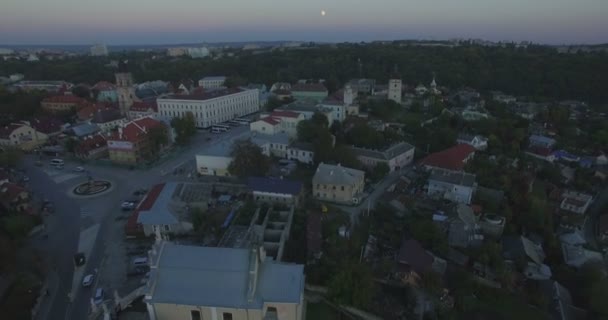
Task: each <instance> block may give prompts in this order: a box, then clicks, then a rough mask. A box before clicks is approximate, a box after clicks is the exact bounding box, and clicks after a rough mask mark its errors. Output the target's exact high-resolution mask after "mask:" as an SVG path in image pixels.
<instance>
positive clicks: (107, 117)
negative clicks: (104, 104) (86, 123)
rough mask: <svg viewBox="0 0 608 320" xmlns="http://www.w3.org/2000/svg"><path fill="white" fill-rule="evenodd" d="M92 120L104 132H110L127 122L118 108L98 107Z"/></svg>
mask: <svg viewBox="0 0 608 320" xmlns="http://www.w3.org/2000/svg"><path fill="white" fill-rule="evenodd" d="M90 122H91V123H92V124H95V125H97V127H99V129H100V130H101V131H102V132H104V133H109V132H110V131H112V130H115V129H116V128H118V127H119V126H121V125H123V124H125V123H127V119H126V118H125V117H124V116H122V115H121V114H120V110H118V109H116V108H103V109H97V110H96V111H95V114H94V115H93V117H92V118H91V120H90Z"/></svg>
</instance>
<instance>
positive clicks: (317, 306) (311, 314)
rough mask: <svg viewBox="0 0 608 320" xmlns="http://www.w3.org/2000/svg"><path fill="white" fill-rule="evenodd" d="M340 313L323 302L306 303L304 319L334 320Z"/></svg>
mask: <svg viewBox="0 0 608 320" xmlns="http://www.w3.org/2000/svg"><path fill="white" fill-rule="evenodd" d="M339 317H340V314H339V313H338V312H336V311H335V310H334V309H333V308H332V307H330V306H329V305H327V304H326V303H323V302H317V303H308V304H307V305H306V320H335V319H339Z"/></svg>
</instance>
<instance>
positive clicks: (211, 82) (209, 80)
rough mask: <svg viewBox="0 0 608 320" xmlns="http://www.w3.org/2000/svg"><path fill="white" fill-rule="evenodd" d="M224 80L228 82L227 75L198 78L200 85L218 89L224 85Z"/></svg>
mask: <svg viewBox="0 0 608 320" xmlns="http://www.w3.org/2000/svg"><path fill="white" fill-rule="evenodd" d="M224 82H226V77H224V76H212V77H204V78H202V79H200V80H198V86H199V87H203V88H205V89H217V88H220V87H222V86H223V85H224Z"/></svg>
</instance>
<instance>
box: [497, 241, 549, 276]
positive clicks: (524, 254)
mask: <svg viewBox="0 0 608 320" xmlns="http://www.w3.org/2000/svg"><path fill="white" fill-rule="evenodd" d="M502 250H503V251H502V255H503V257H504V258H505V259H507V260H510V261H514V262H517V261H521V262H523V263H525V266H524V271H523V272H524V276H526V278H528V279H532V280H547V279H550V278H551V275H552V273H551V268H549V266H547V265H545V264H543V261H544V260H545V252H544V251H543V248H542V247H541V245H540V244H537V243H534V242H533V241H531V240H530V239H528V238H526V237H524V236H507V237H504V238H503V240H502Z"/></svg>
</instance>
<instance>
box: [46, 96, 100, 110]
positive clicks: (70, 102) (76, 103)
mask: <svg viewBox="0 0 608 320" xmlns="http://www.w3.org/2000/svg"><path fill="white" fill-rule="evenodd" d="M87 104H88V102H87V101H86V100H85V99H83V98H80V97H77V96H73V95H61V96H52V97H48V98H44V99H42V101H41V102H40V107H42V110H44V111H46V112H50V113H65V112H74V111H77V110H78V109H80V108H82V107H84V106H85V105H87Z"/></svg>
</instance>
